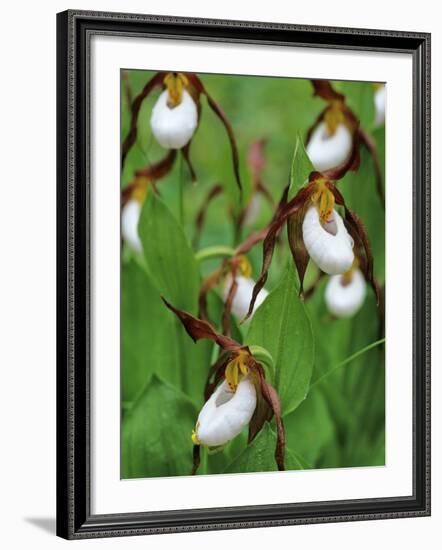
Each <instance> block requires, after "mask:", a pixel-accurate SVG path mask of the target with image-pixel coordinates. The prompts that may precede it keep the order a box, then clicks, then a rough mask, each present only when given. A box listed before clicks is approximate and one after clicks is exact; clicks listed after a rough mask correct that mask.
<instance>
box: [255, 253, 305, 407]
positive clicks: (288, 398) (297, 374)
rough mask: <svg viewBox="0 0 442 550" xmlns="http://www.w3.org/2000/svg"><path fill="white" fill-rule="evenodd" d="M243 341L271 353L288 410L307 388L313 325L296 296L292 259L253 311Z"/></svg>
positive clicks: (282, 403)
mask: <svg viewBox="0 0 442 550" xmlns="http://www.w3.org/2000/svg"><path fill="white" fill-rule="evenodd" d="M246 343H247V344H249V345H251V344H256V345H259V346H262V347H264V348H265V349H266V350H267V351H268V352H269V353H270V355H271V356H272V357H273V361H274V364H275V386H276V390H277V391H278V394H279V397H280V400H281V407H282V414H283V415H286V414H288V413H289V412H290V411H292V410H294V409H295V408H296V407H297V406H298V405H299V403H301V401H302V400H303V399H304V397H305V395H306V393H307V391H308V387H309V382H310V377H311V374H312V368H313V351H314V350H313V334H312V328H311V324H310V320H309V318H308V317H307V314H306V311H305V307H304V306H303V304H302V303H301V301H300V299H299V297H298V285H297V282H296V275H295V271H294V267H293V265H292V263H290V264H289V267H288V268H287V270H286V273H285V275H284V278H283V279H282V281H281V283H280V284H279V285H278V286H277V287H276V288H275V290H273V291H272V292H271V293H270V295H269V296H268V297H267V299H266V300H265V302H264V303H263V304H262V306H261V307H260V308H258V310H257V311H256V313H255V314H254V316H253V319H252V322H251V324H250V329H249V332H248V333H247V337H246Z"/></svg>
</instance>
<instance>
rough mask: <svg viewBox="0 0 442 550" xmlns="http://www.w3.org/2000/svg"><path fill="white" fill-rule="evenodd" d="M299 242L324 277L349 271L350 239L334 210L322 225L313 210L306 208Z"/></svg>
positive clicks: (313, 208)
mask: <svg viewBox="0 0 442 550" xmlns="http://www.w3.org/2000/svg"><path fill="white" fill-rule="evenodd" d="M302 238H303V240H304V245H305V248H306V249H307V252H308V253H309V256H310V258H311V259H312V260H313V261H314V262H315V264H316V265H317V266H318V267H319V269H321V270H322V271H324V273H327V274H328V275H336V274H339V273H344V272H345V271H347V270H348V269H350V267H351V265H352V263H353V259H354V254H353V239H352V238H351V237H350V235H349V234H348V232H347V229H346V228H345V225H344V222H343V220H342V218H341V216H340V215H339V214H338V213H337V212H336V210H333V211H332V213H331V215H330V217H329V219H327V220H326V221H325V222H324V223H322V222H321V219H320V213H319V211H318V209H317V207H316V206H310V207H309V209H308V210H307V212H306V214H305V216H304V221H303V222H302Z"/></svg>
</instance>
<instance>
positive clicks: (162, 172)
mask: <svg viewBox="0 0 442 550" xmlns="http://www.w3.org/2000/svg"><path fill="white" fill-rule="evenodd" d="M175 158H176V151H175V150H173V149H171V150H170V151H169V152H168V153H167V154H166V156H165V157H163V158H162V159H161V160H159V161H158V162H155V163H153V164H148V165H147V166H145V167H144V168H140V169H139V170H136V172H135V179H134V181H132V182H131V183H129V185H127V186H126V187H125V188H124V189H123V190H122V192H121V206H122V207H123V206H124V205H125V204H126V203H127V202H128V200H129V199H130V198H132V196H133V194H134V192H135V191H136V189H137V187H138V185H139V182H138V180H139V178H147V179H148V180H149V182H150V183H155V182H156V181H158V180H159V179H162V178H164V177H166V176H167V174H168V173H169V172H170V170H171V169H172V166H173V163H174V161H175Z"/></svg>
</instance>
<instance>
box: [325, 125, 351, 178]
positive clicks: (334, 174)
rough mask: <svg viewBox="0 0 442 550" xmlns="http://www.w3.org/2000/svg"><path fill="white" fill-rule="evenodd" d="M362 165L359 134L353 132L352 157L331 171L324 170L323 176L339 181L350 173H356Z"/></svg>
mask: <svg viewBox="0 0 442 550" xmlns="http://www.w3.org/2000/svg"><path fill="white" fill-rule="evenodd" d="M359 164H360V154H359V134H358V132H357V131H354V132H353V147H352V150H351V153H350V156H349V157H348V159H347V160H345V161H344V162H342V163H341V164H339V165H338V166H335V167H334V168H330V169H329V170H324V172H323V173H322V175H323V176H324V177H326V178H327V179H328V180H331V181H337V180H340V179H342V178H343V177H344V176H345V174H346V173H347V172H348V171H352V172H355V171H356V170H357V169H358V168H359Z"/></svg>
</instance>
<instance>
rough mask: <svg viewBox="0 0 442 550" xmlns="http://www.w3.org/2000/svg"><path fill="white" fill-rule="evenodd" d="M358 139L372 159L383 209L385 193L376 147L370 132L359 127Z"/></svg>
mask: <svg viewBox="0 0 442 550" xmlns="http://www.w3.org/2000/svg"><path fill="white" fill-rule="evenodd" d="M359 139H360V141H361V143H363V144H364V145H365V147H366V148H367V150H368V152H369V153H370V156H371V158H372V160H373V166H374V172H375V181H376V191H377V194H378V196H379V199H380V201H381V204H382V208H383V209H384V210H385V194H384V188H383V186H382V170H381V163H380V161H379V155H378V149H377V147H376V143H375V141H374V139H373V138H372V136H370V134H368V133H367V132H365V130H362V128H360V129H359Z"/></svg>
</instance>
